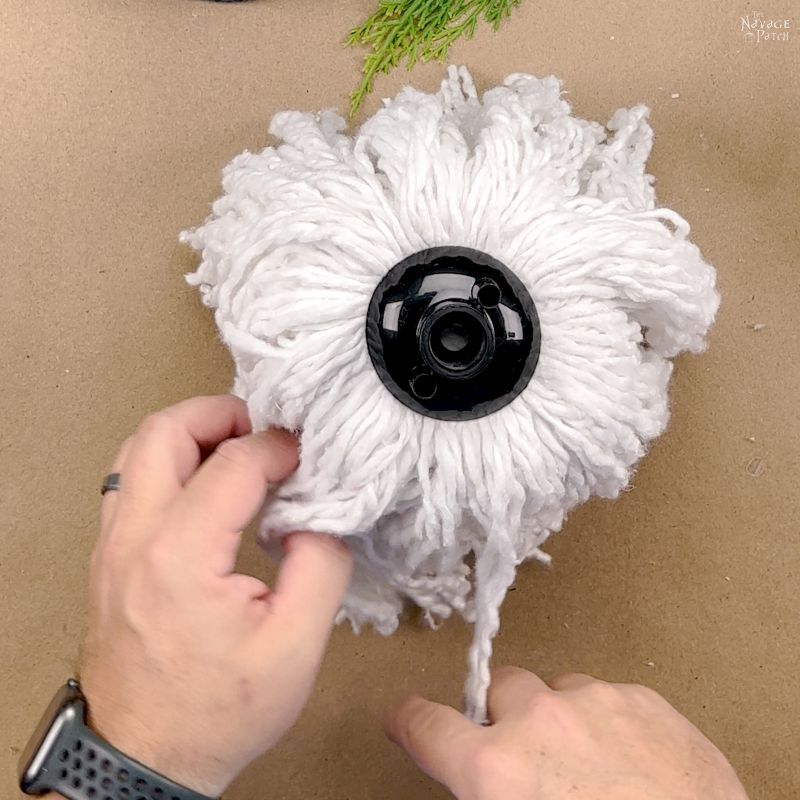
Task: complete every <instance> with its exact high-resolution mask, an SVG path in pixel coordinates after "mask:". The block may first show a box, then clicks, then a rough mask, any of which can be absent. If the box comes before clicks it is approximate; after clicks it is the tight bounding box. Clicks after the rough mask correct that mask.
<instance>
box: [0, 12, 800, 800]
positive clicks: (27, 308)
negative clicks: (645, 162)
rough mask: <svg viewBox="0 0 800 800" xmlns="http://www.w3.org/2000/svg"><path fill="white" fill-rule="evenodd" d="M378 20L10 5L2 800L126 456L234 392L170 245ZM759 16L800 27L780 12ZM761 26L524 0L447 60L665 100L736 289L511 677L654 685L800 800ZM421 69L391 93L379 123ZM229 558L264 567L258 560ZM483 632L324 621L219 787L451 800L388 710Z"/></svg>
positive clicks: (794, 461)
mask: <svg viewBox="0 0 800 800" xmlns="http://www.w3.org/2000/svg"><path fill="white" fill-rule="evenodd" d="M373 5H374V3H373V0H331V1H328V2H325V0H254V1H253V2H251V3H248V4H242V5H224V4H223V5H213V4H208V3H205V2H200V1H199V0H151V1H150V2H146V1H145V0H141V2H139V1H138V0H103V1H102V2H101V0H96V1H90V0H28V1H27V2H25V1H24V0H5V1H4V2H3V3H2V4H1V5H0V254H2V262H1V263H0V275H1V276H2V283H0V292H1V293H2V294H1V295H0V303H1V309H0V326H2V327H1V328H0V335H1V336H2V339H1V341H2V345H0V363H1V364H2V373H1V374H0V382H1V385H2V395H1V399H0V418H1V419H2V429H3V432H2V436H1V437H0V473H1V477H0V520H2V548H1V549H0V598H2V609H3V613H2V618H1V619H0V637H1V638H0V642H2V645H1V647H2V675H1V676H0V677H1V678H2V685H3V691H2V706H1V707H0V731H2V735H1V738H0V764H2V774H3V778H2V781H3V783H2V788H0V796H2V797H11V796H14V789H13V782H12V780H11V777H10V773H11V768H12V764H13V763H14V762H15V761H16V755H17V752H18V748H19V747H20V746H21V745H22V744H23V743H24V740H25V739H26V738H27V735H28V733H29V731H30V729H31V727H32V725H33V724H34V722H35V720H36V719H37V717H38V715H39V713H40V712H41V710H42V708H43V707H44V705H45V704H46V702H47V701H48V700H49V697H50V694H51V692H52V691H53V690H54V689H55V687H56V686H57V685H58V684H59V683H60V682H61V681H62V680H63V678H64V677H66V676H67V675H68V674H69V673H70V672H71V671H72V670H73V669H74V664H75V659H76V652H77V646H78V643H79V640H80V638H81V636H82V632H83V628H84V622H85V610H84V584H85V581H86V565H87V561H88V556H89V553H90V550H91V547H92V542H93V538H94V535H95V528H96V521H97V508H98V494H97V487H98V484H99V481H100V478H101V477H102V475H103V474H104V472H105V471H106V468H107V466H108V465H109V463H110V459H111V458H112V456H113V453H114V451H115V448H116V446H117V444H118V443H119V442H120V441H121V439H122V438H123V437H124V436H125V435H126V434H127V433H128V432H129V431H130V430H131V429H132V428H133V426H134V425H135V424H136V422H137V421H138V420H139V418H140V417H141V416H142V415H143V414H145V413H146V412H148V411H150V410H152V409H156V408H158V407H160V406H163V405H165V404H168V403H171V402H174V401H176V400H178V399H180V398H182V397H185V396H187V395H191V394H195V393H203V392H213V391H220V390H224V389H225V388H226V387H227V385H228V380H229V375H230V369H229V366H228V361H227V358H226V354H225V352H224V351H223V350H222V348H221V347H220V345H219V344H218V343H217V342H216V338H215V331H214V328H213V325H212V321H211V318H210V315H208V314H207V312H206V311H205V310H204V309H203V308H202V307H201V305H200V303H199V302H198V299H197V297H196V296H195V294H194V292H193V291H192V290H190V289H189V288H188V287H186V286H185V285H184V283H183V281H182V274H183V273H184V272H185V271H187V270H188V269H189V268H190V267H191V264H192V256H191V254H190V253H189V252H187V251H186V250H184V249H183V248H181V247H180V246H179V245H178V244H177V242H176V236H177V233H178V231H180V230H181V229H182V228H184V227H186V226H190V225H192V224H195V223H197V222H199V221H200V220H202V218H203V216H204V215H205V213H206V210H207V208H208V204H209V202H210V201H211V200H212V199H213V198H214V197H216V195H217V193H218V186H219V183H218V181H219V170H220V168H221V167H222V165H223V164H224V163H225V162H226V161H227V160H228V159H229V158H230V157H231V156H233V155H234V154H236V153H238V152H239V151H240V150H242V149H244V148H251V149H253V148H260V147H261V146H263V145H264V144H265V142H266V138H265V130H266V125H267V121H268V119H269V117H270V116H271V114H272V113H273V112H274V111H276V110H278V109H280V108H284V107H298V108H303V109H316V108H318V107H326V106H339V107H344V106H345V103H346V98H347V93H348V91H349V90H350V88H351V87H352V86H353V85H354V82H355V81H356V79H357V67H358V63H359V59H360V54H358V53H354V52H349V51H345V50H343V49H341V47H340V45H339V41H340V39H341V37H342V36H343V34H344V33H345V32H346V30H347V29H348V27H349V26H350V25H351V24H353V23H355V22H357V21H358V20H359V19H361V18H362V17H363V16H364V15H365V14H366V13H367V12H368V11H369V10H370V9H371V8H372V6H373ZM762 9H763V11H764V12H765V14H766V16H768V17H792V16H793V15H792V12H793V11H794V12H795V15H794V17H793V20H792V21H793V24H794V25H795V26H798V25H800V16H798V15H797V13H796V12H797V10H798V9H797V6H796V5H795V4H793V3H791V2H790V1H789V0H774V1H773V2H771V3H768V4H766V5H765V4H760V5H759V7H758V10H762ZM748 10H751V9H750V8H749V6H748V5H747V4H744V3H742V4H740V3H730V2H727V1H726V0H716V2H704V3H702V4H701V3H695V2H691V0H678V1H677V2H671V3H664V2H653V1H650V2H638V0H637V1H636V2H634V0H629V2H623V0H607V1H606V2H602V3H600V2H588V0H575V1H574V2H571V3H567V4H564V3H561V2H558V1H557V0H525V3H524V4H523V6H522V7H521V8H520V9H519V10H518V11H517V12H516V13H515V16H514V18H513V20H512V22H511V23H510V24H508V25H506V26H505V27H504V28H503V29H502V31H501V32H500V33H499V34H497V35H496V36H492V35H490V34H489V33H488V32H487V31H486V30H482V31H481V32H480V33H479V34H478V36H477V37H476V39H475V40H474V41H473V42H471V43H461V44H459V45H458V46H457V47H456V48H455V50H454V52H453V54H452V56H453V58H452V60H453V61H456V62H463V63H467V64H468V65H469V66H470V67H471V68H472V69H473V71H474V74H475V76H476V79H477V80H478V82H479V84H480V86H481V87H486V86H488V85H490V84H491V83H493V82H495V81H497V80H498V79H500V78H502V77H503V76H504V75H505V74H506V73H508V72H512V71H529V72H533V73H536V74H549V73H551V72H552V73H555V74H557V75H559V76H560V77H561V78H563V80H564V82H565V87H566V89H567V90H568V92H569V98H570V100H571V102H572V103H573V105H574V108H575V110H576V112H577V113H579V114H581V115H583V116H586V117H589V118H595V119H599V120H601V121H605V120H607V119H608V118H609V117H610V115H611V113H612V112H613V110H614V109H615V108H617V107H618V106H620V105H624V104H633V103H636V102H646V103H648V104H649V105H651V106H652V109H653V113H652V122H653V125H654V128H655V130H656V147H655V152H654V155H653V158H652V161H651V163H650V168H651V171H652V172H653V173H654V174H655V175H656V176H657V189H658V193H659V197H660V200H661V202H663V203H664V204H666V205H670V206H672V207H674V208H676V209H677V210H679V211H680V212H681V213H682V214H683V215H684V216H686V217H687V219H689V221H690V222H692V224H693V230H694V237H695V240H696V241H697V242H698V243H699V244H700V246H701V247H702V248H703V249H704V252H705V254H706V256H707V257H708V258H709V259H710V260H711V261H712V262H713V263H714V264H715V265H716V266H717V268H718V270H719V282H720V286H721V290H722V293H723V309H722V312H721V315H720V317H719V321H718V324H717V326H716V328H715V330H714V333H713V336H712V340H711V347H710V350H709V352H708V353H707V354H706V355H704V356H702V357H699V358H685V359H681V360H680V361H679V362H678V364H677V368H676V374H675V379H674V382H673V385H672V401H673V407H674V414H673V421H672V424H671V427H670V429H669V431H668V432H667V434H666V435H665V436H664V437H663V438H662V439H661V440H660V441H659V442H658V443H657V444H656V445H655V446H654V447H653V448H652V451H651V453H650V454H649V456H648V457H647V458H646V459H645V461H644V462H643V464H642V466H641V468H640V470H639V472H638V475H637V476H636V479H635V490H634V491H631V492H629V493H626V494H625V495H623V496H622V497H621V498H620V499H619V500H618V501H616V502H615V503H613V504H612V503H607V502H594V503H591V504H589V505H588V506H586V507H584V508H583V509H581V510H580V511H578V512H577V513H576V514H574V515H573V516H572V517H571V519H570V521H569V523H568V524H567V526H566V529H565V531H564V532H563V533H562V534H561V535H559V536H557V537H555V538H554V539H553V540H551V542H550V543H549V545H548V548H547V549H548V550H549V551H550V552H551V553H552V554H553V556H554V557H555V566H554V568H553V569H552V570H551V571H549V572H547V571H544V570H542V569H540V568H537V567H535V566H530V567H527V568H525V569H524V570H523V571H522V572H521V574H520V576H519V579H518V581H517V584H516V591H515V592H513V593H511V594H510V595H509V598H508V600H507V602H506V605H505V608H504V611H503V628H502V633H501V635H500V637H499V639H498V641H497V648H496V652H497V659H496V660H497V662H498V663H502V662H512V663H517V664H520V665H523V666H526V667H529V668H532V669H536V670H539V671H541V672H542V673H543V674H552V673H554V672H558V671H564V670H580V671H588V672H592V673H596V674H599V675H601V676H603V677H607V678H611V679H615V680H634V681H643V682H647V683H648V684H650V685H652V686H654V687H655V688H657V689H658V690H660V691H661V692H662V693H664V694H665V695H666V696H667V698H668V699H670V700H671V701H672V702H673V703H674V704H675V705H677V707H678V708H679V709H681V710H682V711H684V712H685V713H687V714H688V715H689V716H690V718H691V719H692V720H693V721H695V722H696V723H697V724H698V725H699V726H700V727H701V728H702V729H703V730H705V731H706V732H707V733H708V734H709V735H710V736H711V737H712V738H713V739H714V740H715V741H716V742H717V743H718V744H719V746H720V747H721V748H722V749H723V750H724V751H725V752H726V753H728V754H729V756H730V758H731V759H732V761H733V763H734V765H735V766H736V768H737V769H738V770H739V771H740V773H741V775H742V777H743V779H744V781H745V783H746V785H747V787H748V789H749V790H750V792H751V796H752V798H754V799H756V798H757V799H758V800H766V798H771V799H774V800H788V799H789V798H792V797H798V796H800V764H799V763H798V760H797V753H798V738H799V737H798V734H799V733H800V727H799V725H798V721H797V720H798V711H800V685H799V684H798V679H797V668H798V664H799V663H800V614H799V613H798V611H799V609H798V605H800V603H799V602H798V599H797V597H798V578H799V577H800V543H799V537H798V533H799V532H800V531H799V530H798V528H800V500H799V499H798V490H797V480H798V466H799V464H798V461H799V460H800V458H799V456H798V451H800V415H798V411H797V401H798V397H799V396H800V366H798V363H799V362H798V356H799V355H800V348H798V333H797V326H798V311H800V272H798V269H799V268H800V267H799V266H798V256H800V242H799V239H798V218H800V214H799V212H800V203H798V194H797V187H798V181H800V154H799V153H798V146H797V133H796V132H797V130H798V127H799V126H800V86H798V79H797V75H798V67H800V49H799V48H800V30H798V29H797V27H795V28H794V29H793V30H792V33H791V38H790V41H788V42H774V43H763V44H761V45H758V46H750V47H746V46H745V45H744V42H743V37H742V33H741V30H740V27H739V18H740V16H741V15H742V14H745V13H747V11H748ZM440 75H441V68H440V67H438V66H436V65H427V66H423V67H419V68H417V69H416V70H415V72H414V74H413V81H414V83H415V84H416V85H418V86H419V87H422V88H428V89H432V88H434V87H435V86H436V84H437V83H438V80H439V79H440ZM408 80H409V77H408V76H407V75H406V74H405V73H403V72H398V73H396V74H395V75H393V76H392V77H391V78H390V79H382V80H381V81H380V82H379V85H378V92H377V94H376V95H375V96H373V97H372V98H371V100H370V102H369V104H368V106H367V108H366V110H365V111H366V113H369V112H371V110H373V109H374V108H375V107H376V105H377V103H378V97H379V96H382V95H384V94H389V93H391V92H393V91H394V90H395V89H396V88H397V87H399V86H400V84H401V83H403V82H406V81H408ZM673 92H678V93H679V94H680V97H679V98H677V99H672V98H671V94H672V93H673ZM748 323H764V324H766V328H764V329H763V330H761V331H758V332H756V331H753V330H752V329H751V328H748V327H747V326H748ZM748 437H753V439H754V441H750V440H749V439H748ZM754 473H755V474H754ZM243 562H244V563H245V564H246V565H247V568H248V569H251V570H255V571H256V572H259V573H263V572H265V571H266V569H267V568H266V566H265V564H264V560H263V559H262V557H261V556H260V554H258V552H257V551H256V548H255V547H253V546H252V545H248V546H247V548H246V550H245V553H244V554H243ZM468 640H469V631H468V629H467V628H466V627H465V626H464V625H462V624H458V623H455V622H453V623H449V624H447V625H445V626H444V627H443V629H441V630H439V631H438V632H431V631H427V630H424V629H420V628H416V627H414V626H413V625H410V624H409V625H406V626H405V627H403V628H402V629H401V631H400V632H399V633H398V634H397V635H396V636H395V637H394V638H392V639H389V640H384V639H382V638H381V637H379V636H377V635H375V634H371V633H367V634H365V635H362V636H360V637H354V636H352V635H351V634H350V633H349V631H347V630H344V629H342V630H339V631H337V632H336V634H335V636H334V640H333V644H332V647H331V650H330V654H329V657H328V659H327V662H326V665H325V668H324V670H323V674H322V677H321V680H320V682H319V687H318V690H317V692H316V694H315V695H314V697H313V699H312V701H311V703H310V705H309V708H308V710H307V711H306V713H305V715H304V716H303V718H302V720H301V723H300V724H299V725H298V726H297V728H296V729H295V730H294V732H293V733H292V734H291V735H290V736H289V738H288V739H287V740H286V741H285V742H284V743H283V745H282V746H281V748H280V749H279V750H278V751H276V752H274V753H272V754H270V755H268V756H267V757H265V758H264V759H263V760H261V761H260V762H259V763H257V764H255V765H254V766H253V767H252V768H251V769H250V770H249V771H248V772H247V773H246V774H245V775H244V776H243V777H242V778H241V779H240V781H239V782H238V783H237V785H236V787H235V788H233V789H232V790H231V791H230V793H229V795H228V796H229V797H230V798H242V799H243V798H256V797H264V798H287V800H289V799H292V798H300V797H304V798H305V797H316V798H352V799H353V800H361V799H362V798H364V799H366V798H374V797H382V798H387V800H389V798H397V800H400V798H404V799H405V798H409V797H415V798H416V797H444V796H445V794H444V793H443V792H442V790H441V789H439V788H436V787H435V786H434V785H433V784H431V783H430V782H429V781H427V780H426V779H424V778H423V777H421V776H419V775H417V774H416V773H415V772H414V771H413V770H412V769H411V767H410V766H409V765H408V764H407V763H406V762H405V760H404V759H403V757H402V756H401V755H400V754H399V753H397V752H395V751H394V749H393V748H392V747H391V746H390V745H388V744H387V743H386V742H385V741H384V740H383V738H382V736H381V734H380V729H379V724H378V718H379V715H380V713H381V711H382V709H383V708H384V706H385V705H386V704H387V702H388V701H389V700H390V699H391V698H393V697H395V696H397V695H399V694H402V693H404V692H407V691H412V690H414V691H420V692H423V693H426V694H428V695H429V696H432V697H435V698H437V699H440V700H445V701H449V702H452V703H457V702H458V699H459V695H460V689H461V682H462V679H463V677H464V656H465V652H466V647H467V644H468ZM648 661H652V662H653V663H654V666H653V667H648V666H647V665H646V663H645V662H648Z"/></svg>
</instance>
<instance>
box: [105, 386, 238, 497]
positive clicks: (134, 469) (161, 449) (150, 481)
mask: <svg viewBox="0 0 800 800" xmlns="http://www.w3.org/2000/svg"><path fill="white" fill-rule="evenodd" d="M249 432H250V418H249V416H248V413H247V405H246V404H245V402H244V401H243V400H241V399H240V398H238V397H234V396H233V395H230V394H224V395H214V396H207V397H193V398H191V399H189V400H184V401H183V402H181V403H178V404H177V405H174V406H170V407H169V408H165V409H163V410H162V411H157V412H156V413H154V414H150V415H149V416H148V417H146V418H145V419H144V420H143V421H142V423H141V425H140V426H139V427H138V429H137V430H136V433H135V434H134V435H133V438H132V440H131V443H130V448H129V451H128V453H127V457H126V459H125V468H124V474H123V475H122V477H121V479H120V485H121V488H120V496H119V502H118V504H117V506H118V513H122V512H123V510H124V509H125V508H126V506H127V507H130V506H132V505H137V506H141V505H146V506H149V507H153V506H155V505H161V504H163V503H165V502H167V501H168V500H170V499H171V498H172V497H174V496H175V495H176V494H177V492H178V491H179V490H180V489H181V487H182V486H183V485H184V484H185V483H186V481H187V480H188V479H189V477H190V476H191V475H192V473H193V472H194V471H195V470H196V469H197V466H198V464H199V463H200V461H201V460H202V458H203V455H204V454H205V452H207V451H209V450H212V449H213V448H214V447H215V446H216V445H217V444H219V443H220V442H222V441H224V440H225V439H229V438H231V437H236V436H242V435H243V434H246V433H249Z"/></svg>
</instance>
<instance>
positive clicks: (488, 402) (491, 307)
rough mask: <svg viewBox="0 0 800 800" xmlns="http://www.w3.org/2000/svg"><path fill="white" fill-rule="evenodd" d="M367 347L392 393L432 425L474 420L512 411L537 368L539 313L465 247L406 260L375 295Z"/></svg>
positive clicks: (488, 261)
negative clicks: (505, 408) (507, 408)
mask: <svg viewBox="0 0 800 800" xmlns="http://www.w3.org/2000/svg"><path fill="white" fill-rule="evenodd" d="M366 335H367V347H368V349H369V354H370V358H371V359H372V364H373V366H374V367H375V371H376V372H377V373H378V376H379V377H380V379H381V381H383V383H384V385H385V386H386V388H387V389H388V390H389V391H390V392H391V393H392V394H393V395H394V396H395V397H396V398H397V399H398V400H399V401H400V402H401V403H403V404H404V405H406V406H408V407H409V408H411V409H413V410H414V411H417V412H418V413H420V414H424V415H425V416H428V417H434V418H436V419H446V420H466V419H477V418H478V417H483V416H486V415H487V414H491V413H492V412H494V411H497V410H498V409H500V408H503V406H506V405H508V404H509V403H510V402H511V401H512V400H513V399H514V398H515V397H517V395H519V393H520V392H521V391H522V390H523V389H524V388H525V387H526V386H527V385H528V382H529V381H530V379H531V377H532V376H533V373H534V371H535V369H536V364H537V362H538V360H539V349H540V346H541V330H540V327H539V315H538V314H537V313H536V306H535V305H534V302H533V300H532V299H531V296H530V294H528V291H527V289H526V288H525V287H524V286H523V285H522V282H521V281H520V280H519V278H517V276H516V275H515V274H514V273H513V272H512V271H511V270H510V269H508V267H506V266H505V265H504V264H501V263H500V262H499V261H497V260H496V259H494V258H492V257H491V256H489V255H487V254H486V253H482V252H480V251H479V250H471V249H470V248H467V247H433V248H431V249H429V250H422V251H420V252H418V253H414V254H413V255H411V256H409V257H408V258H405V259H403V260H402V261H401V262H400V263H399V264H397V265H396V266H395V267H393V268H392V269H391V270H389V272H387V273H386V275H385V276H384V278H383V280H382V281H381V282H380V283H379V284H378V286H377V288H376V289H375V291H374V292H373V295H372V299H371V301H370V305H369V311H368V313H367V332H366Z"/></svg>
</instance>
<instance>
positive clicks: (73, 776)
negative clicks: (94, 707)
mask: <svg viewBox="0 0 800 800" xmlns="http://www.w3.org/2000/svg"><path fill="white" fill-rule="evenodd" d="M19 786H20V789H22V791H23V792H25V794H36V795H38V794H44V793H45V792H48V791H53V792H58V794H60V795H62V796H63V797H65V798H66V799H67V800H212V798H209V797H206V796H204V795H202V794H199V793H198V792H195V791H193V790H192V789H187V788H186V787H185V786H181V785H180V784H177V783H175V782H174V781H171V780H170V779H169V778H166V777H164V776H163V775H159V774H158V773H157V772H154V771H153V770H151V769H149V768H148V767H146V766H145V765H144V764H140V763H139V762H138V761H135V760H134V759H132V758H130V757H129V756H126V755H125V754H124V753H123V752H121V751H120V750H117V748H116V747H114V746H113V745H111V744H109V743H108V742H106V741H104V740H103V739H101V738H100V737H99V736H98V735H97V734H95V733H94V732H93V731H91V730H89V728H88V727H87V725H86V698H85V697H84V695H83V692H82V691H81V687H80V684H79V683H78V681H76V680H75V679H73V678H70V679H69V680H68V681H67V682H66V684H65V685H64V686H62V687H61V689H59V691H58V692H57V693H56V695H55V697H53V699H52V700H51V701H50V705H49V706H48V708H47V710H46V711H45V713H44V716H43V717H42V719H41V722H40V723H39V725H38V726H37V728H36V730H35V732H34V734H33V736H31V739H30V741H29V742H28V744H27V746H26V747H25V750H24V751H23V753H22V756H21V757H20V765H19Z"/></svg>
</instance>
